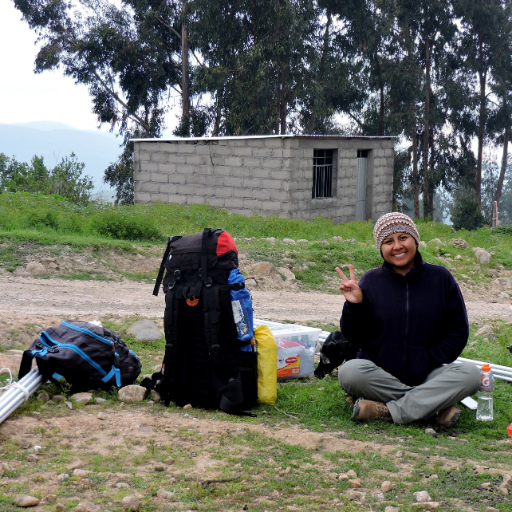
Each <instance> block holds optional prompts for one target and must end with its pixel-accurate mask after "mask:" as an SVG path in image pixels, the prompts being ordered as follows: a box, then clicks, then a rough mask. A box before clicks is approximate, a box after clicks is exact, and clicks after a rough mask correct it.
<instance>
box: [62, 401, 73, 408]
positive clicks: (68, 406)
mask: <svg viewBox="0 0 512 512" xmlns="http://www.w3.org/2000/svg"><path fill="white" fill-rule="evenodd" d="M64 403H65V404H66V406H67V408H68V409H73V404H72V403H71V402H68V401H67V400H66V401H65V402H64Z"/></svg>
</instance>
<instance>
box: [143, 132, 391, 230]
mask: <svg viewBox="0 0 512 512" xmlns="http://www.w3.org/2000/svg"><path fill="white" fill-rule="evenodd" d="M393 147H394V139H392V138H389V139H366V138H359V137H358V138H335V139H323V138H318V137H307V136H302V137H278V138H277V137H233V138H216V139H214V138H212V139H172V140H161V139H160V140H138V141H135V149H134V181H135V202H155V201H162V202H166V203H167V202H169V203H180V204H197V203H205V202H207V203H209V204H210V205H212V206H219V207H222V208H226V209H227V210H228V211H229V212H231V213H239V214H243V215H253V214H256V213H257V214H262V215H278V216H280V217H284V218H298V219H303V220H311V219H313V218H314V217H316V216H322V217H328V218H331V219H332V220H333V221H334V222H348V221H352V220H354V219H355V198H356V183H357V150H358V149H363V150H369V155H368V180H367V181H368V186H367V217H368V218H373V219H376V218H378V217H379V216H380V215H382V214H383V213H386V212H388V211H390V210H391V203H392V185H393V156H394V151H393ZM315 149H334V150H336V152H337V158H336V161H335V164H334V167H335V170H334V173H335V177H336V179H335V182H334V196H335V197H332V198H322V199H312V188H313V171H312V169H313V153H314V150H315Z"/></svg>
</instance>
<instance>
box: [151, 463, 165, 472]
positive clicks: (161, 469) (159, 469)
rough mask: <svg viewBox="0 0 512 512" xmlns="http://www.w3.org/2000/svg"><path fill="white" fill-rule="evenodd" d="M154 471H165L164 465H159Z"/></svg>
mask: <svg viewBox="0 0 512 512" xmlns="http://www.w3.org/2000/svg"><path fill="white" fill-rule="evenodd" d="M154 470H155V471H158V472H161V471H165V466H162V464H157V465H156V466H155V467H154Z"/></svg>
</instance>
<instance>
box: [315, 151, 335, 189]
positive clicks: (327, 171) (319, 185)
mask: <svg viewBox="0 0 512 512" xmlns="http://www.w3.org/2000/svg"><path fill="white" fill-rule="evenodd" d="M333 153H334V151H333V150H332V149H315V150H314V154H313V199H315V198H320V197H333V195H332V175H333V172H332V171H333Z"/></svg>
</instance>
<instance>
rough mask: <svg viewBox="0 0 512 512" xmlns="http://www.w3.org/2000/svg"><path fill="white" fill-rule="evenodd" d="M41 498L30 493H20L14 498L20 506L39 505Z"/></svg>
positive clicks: (15, 502)
mask: <svg viewBox="0 0 512 512" xmlns="http://www.w3.org/2000/svg"><path fill="white" fill-rule="evenodd" d="M40 501H41V500H39V499H38V498H36V497H35V496H29V495H28V494H18V496H16V498H15V500H14V504H15V505H17V506H18V507H24V508H26V507H36V506H37V505H39V502H40Z"/></svg>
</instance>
